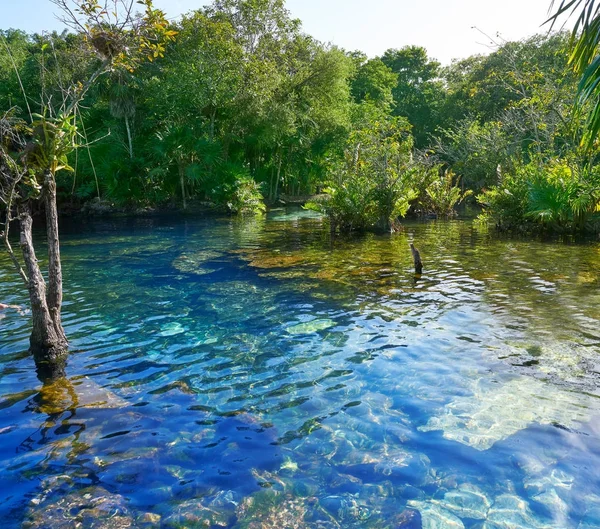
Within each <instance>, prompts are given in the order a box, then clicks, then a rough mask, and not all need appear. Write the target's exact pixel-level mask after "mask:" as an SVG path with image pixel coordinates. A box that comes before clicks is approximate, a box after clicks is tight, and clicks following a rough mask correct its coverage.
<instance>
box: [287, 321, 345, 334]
mask: <svg viewBox="0 0 600 529" xmlns="http://www.w3.org/2000/svg"><path fill="white" fill-rule="evenodd" d="M335 326H336V323H335V322H334V321H333V320H330V319H320V320H312V321H308V322H305V323H298V324H297V325H292V326H290V327H287V328H286V331H287V332H288V333H289V334H311V333H313V332H318V331H324V330H325V329H329V328H330V327H335Z"/></svg>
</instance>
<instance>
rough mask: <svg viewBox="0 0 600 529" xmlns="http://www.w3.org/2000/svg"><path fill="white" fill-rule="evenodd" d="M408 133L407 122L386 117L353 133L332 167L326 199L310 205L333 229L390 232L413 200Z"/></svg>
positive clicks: (416, 169) (411, 142)
mask: <svg viewBox="0 0 600 529" xmlns="http://www.w3.org/2000/svg"><path fill="white" fill-rule="evenodd" d="M409 130H410V125H409V124H408V123H407V121H406V120H404V119H401V118H390V119H388V120H385V121H377V122H375V123H373V124H372V126H371V127H369V128H364V129H360V130H357V131H354V132H353V133H352V134H351V135H350V138H349V140H348V143H347V145H346V150H345V156H344V160H343V161H342V162H340V163H338V164H336V165H334V166H333V167H332V169H331V171H332V172H331V177H330V180H329V182H328V187H327V188H326V189H325V190H324V191H325V193H326V195H327V198H325V199H322V200H319V201H315V202H311V203H309V204H308V207H309V208H310V209H313V210H316V211H320V212H322V213H324V214H325V215H327V216H328V218H329V220H330V223H331V229H332V231H337V230H339V231H342V232H349V231H354V230H357V231H360V230H365V229H370V228H377V229H379V230H382V231H390V230H392V229H393V228H394V226H395V224H396V222H397V219H398V218H399V217H402V216H404V215H406V213H407V212H408V209H409V208H410V202H411V201H412V200H414V199H415V198H416V196H417V193H416V192H415V190H414V189H413V187H412V184H413V180H414V176H415V173H416V172H417V171H418V165H417V164H415V163H414V162H413V158H412V146H413V140H412V136H411V135H410V132H409Z"/></svg>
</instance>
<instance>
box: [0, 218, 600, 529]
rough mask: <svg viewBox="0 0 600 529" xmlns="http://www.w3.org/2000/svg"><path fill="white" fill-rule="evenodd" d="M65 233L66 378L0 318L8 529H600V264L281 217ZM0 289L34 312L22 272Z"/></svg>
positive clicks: (594, 253)
mask: <svg viewBox="0 0 600 529" xmlns="http://www.w3.org/2000/svg"><path fill="white" fill-rule="evenodd" d="M64 234H65V235H64V237H63V245H62V253H63V261H64V274H65V306H64V316H63V318H64V324H65V329H66V331H67V335H68V336H69V338H70V341H71V356H70V359H69V365H68V368H67V371H68V380H63V381H59V382H57V383H55V384H47V385H46V386H42V384H41V383H40V382H39V381H38V380H37V378H36V375H35V371H34V369H33V361H32V360H31V358H30V357H29V356H28V354H27V338H28V329H29V327H28V325H29V322H28V318H27V316H26V315H25V316H23V315H20V314H18V313H17V312H16V311H5V312H4V313H0V317H3V319H1V320H0V484H1V486H0V516H1V517H2V519H3V520H4V521H5V524H4V525H5V526H6V527H9V528H10V527H20V526H21V524H22V523H23V521H26V522H27V521H28V522H29V523H30V525H29V526H30V527H46V526H47V527H75V526H76V525H75V523H76V522H80V523H82V524H83V525H82V526H83V527H99V526H102V525H98V523H100V522H101V523H104V524H106V525H104V526H106V527H113V526H114V527H116V526H119V525H110V524H111V523H117V522H114V520H121V521H124V520H125V521H127V520H129V521H131V523H132V524H133V523H135V524H137V525H136V526H139V527H236V528H242V527H250V528H252V527H264V528H268V527H307V528H334V527H381V528H387V527H389V528H398V527H411V528H421V527H423V528H425V529H430V528H461V527H464V528H471V529H496V528H559V529H566V528H577V529H584V528H585V529H587V528H592V527H600V481H599V477H600V470H599V469H600V442H599V435H600V432H599V429H598V426H597V424H598V422H597V417H598V411H599V410H600V401H599V400H598V395H599V390H598V372H600V356H599V354H598V353H599V351H600V349H599V346H600V329H599V327H598V319H599V317H600V282H599V276H600V274H599V272H600V259H599V257H600V244H598V243H594V242H587V243H581V244H570V243H567V242H560V241H559V242H544V241H538V240H511V239H506V238H499V237H497V236H494V235H493V234H490V233H488V231H487V230H485V229H483V228H479V227H477V226H473V225H472V224H470V223H468V222H460V221H456V222H447V223H423V224H407V225H406V227H405V230H404V231H403V232H402V233H399V234H395V235H391V236H373V235H369V236H360V237H354V238H348V239H345V238H342V239H338V240H336V241H331V240H330V238H329V235H328V230H327V229H326V228H325V227H323V226H322V225H321V221H320V220H319V219H316V218H312V217H310V216H306V215H303V214H294V213H291V214H288V215H286V214H285V212H275V213H273V214H271V216H270V217H269V219H267V220H261V219H254V220H252V219H251V220H231V219H214V218H213V219H204V220H176V219H136V220H110V221H95V222H90V223H89V224H87V225H81V224H79V225H72V224H69V223H65V226H64ZM412 239H414V240H415V242H416V245H417V246H418V247H419V248H420V250H421V253H422V256H423V260H424V262H425V272H424V274H423V276H422V277H421V278H419V279H416V278H415V277H414V274H413V273H412V271H411V256H410V250H409V248H408V242H409V240H412ZM40 242H41V243H42V244H43V241H40ZM42 250H43V247H41V250H40V252H39V253H40V255H42V254H43V251H42ZM0 285H2V287H1V296H0V301H1V302H4V303H13V304H18V305H22V306H23V307H26V305H27V298H26V296H25V295H24V292H23V291H22V289H21V286H20V285H19V283H18V281H17V278H16V276H15V274H14V273H13V271H12V269H11V268H10V266H9V261H8V260H7V259H6V258H5V257H4V256H2V257H0ZM42 519H45V520H46V522H45V523H46V525H44V524H43V523H42V522H41V521H40V520H42ZM111 520H113V522H111ZM61 524H64V525H61ZM86 524H87V525H86Z"/></svg>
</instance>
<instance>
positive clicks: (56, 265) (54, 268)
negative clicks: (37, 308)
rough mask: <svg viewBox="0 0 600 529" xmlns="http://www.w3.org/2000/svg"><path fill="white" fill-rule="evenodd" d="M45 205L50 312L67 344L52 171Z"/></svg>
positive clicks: (46, 184)
mask: <svg viewBox="0 0 600 529" xmlns="http://www.w3.org/2000/svg"><path fill="white" fill-rule="evenodd" d="M44 205H45V207H46V233H47V237H48V295H47V297H46V299H47V303H48V310H49V311H50V317H51V318H52V323H53V325H54V331H55V332H56V335H57V336H58V337H59V338H60V339H61V341H62V342H64V343H65V344H66V343H67V338H66V336H65V331H64V330H63V327H62V321H61V315H60V314H61V309H62V299H63V280H62V265H61V261H60V241H59V237H58V208H57V207H56V180H55V179H54V175H53V174H52V172H51V171H46V173H45V174H44Z"/></svg>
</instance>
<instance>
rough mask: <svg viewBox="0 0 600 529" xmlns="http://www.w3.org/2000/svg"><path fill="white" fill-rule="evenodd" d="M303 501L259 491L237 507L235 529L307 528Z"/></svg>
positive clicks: (285, 495) (284, 495)
mask: <svg viewBox="0 0 600 529" xmlns="http://www.w3.org/2000/svg"><path fill="white" fill-rule="evenodd" d="M306 512H307V509H306V505H305V501H304V500H303V499H301V498H294V497H293V496H291V495H287V494H277V493H273V492H270V491H267V492H264V491H262V492H259V493H257V494H254V495H252V496H249V497H247V498H245V499H244V500H243V501H242V503H241V504H240V506H239V507H238V509H237V512H236V514H237V518H238V523H237V524H236V525H235V526H234V528H235V529H283V528H285V529H308V525H307V523H306V522H305V520H304V517H305V515H306Z"/></svg>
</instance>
